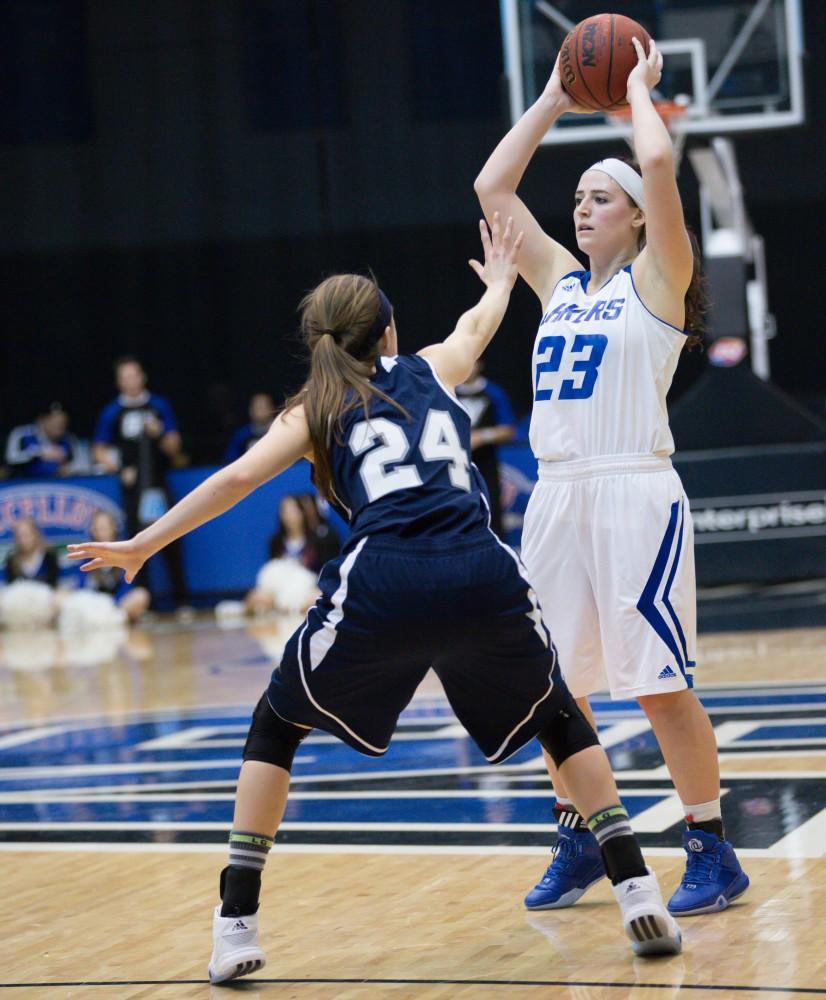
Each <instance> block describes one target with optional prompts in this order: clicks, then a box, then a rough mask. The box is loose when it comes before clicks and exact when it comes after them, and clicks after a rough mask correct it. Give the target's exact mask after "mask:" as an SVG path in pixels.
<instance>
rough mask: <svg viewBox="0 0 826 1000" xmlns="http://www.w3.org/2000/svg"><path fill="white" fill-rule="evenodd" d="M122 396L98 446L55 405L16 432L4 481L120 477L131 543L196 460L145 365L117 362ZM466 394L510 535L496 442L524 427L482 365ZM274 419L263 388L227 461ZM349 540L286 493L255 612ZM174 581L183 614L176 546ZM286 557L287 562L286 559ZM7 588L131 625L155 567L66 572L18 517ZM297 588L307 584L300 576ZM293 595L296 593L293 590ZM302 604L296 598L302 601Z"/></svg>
mask: <svg viewBox="0 0 826 1000" xmlns="http://www.w3.org/2000/svg"><path fill="white" fill-rule="evenodd" d="M114 376H115V385H116V388H117V396H116V397H115V398H114V399H112V400H111V401H110V402H108V403H107V404H106V405H105V406H104V407H103V408H102V410H101V411H100V414H99V416H98V419H97V422H96V425H95V427H94V430H93V433H92V437H91V440H90V441H84V440H81V439H79V438H78V437H77V436H75V434H74V433H73V432H72V431H71V429H70V414H69V413H68V412H67V410H66V409H64V407H63V406H62V405H61V404H60V403H58V402H53V403H51V404H50V405H48V406H47V407H45V408H44V409H43V411H42V412H41V413H39V414H37V415H36V417H35V419H34V421H33V422H32V423H30V424H25V425H21V426H18V427H14V428H12V429H11V430H10V432H9V433H8V436H7V439H6V448H5V466H3V467H2V473H1V474H2V478H10V479H37V480H44V479H45V480H48V479H56V478H59V477H66V476H76V475H116V476H118V478H119V480H120V487H121V496H122V506H123V511H124V521H125V523H124V531H125V535H126V537H131V536H132V535H134V534H135V533H137V532H138V531H140V530H141V529H142V528H143V527H145V526H146V525H148V524H151V523H152V522H153V521H155V520H156V519H157V518H158V517H160V516H161V514H163V513H164V512H165V511H166V510H167V509H168V507H169V506H170V503H171V500H170V496H169V492H168V487H167V473H168V472H169V471H170V470H171V469H174V468H181V467H184V466H186V465H187V464H188V459H187V457H186V455H185V453H184V449H183V440H182V437H181V433H180V430H179V427H178V422H177V420H176V417H175V411H174V408H173V406H172V403H171V402H170V401H169V400H167V399H166V398H165V397H163V396H160V395H158V394H157V393H154V392H152V391H151V390H150V388H149V382H148V376H147V373H146V371H145V370H144V368H143V365H142V364H141V362H140V360H139V359H138V358H136V357H133V356H125V357H121V358H119V359H118V360H117V361H116V362H115V364H114ZM458 394H459V396H460V398H461V400H462V403H463V405H464V406H465V408H466V409H467V411H468V413H469V414H470V417H471V425H472V431H471V449H472V457H473V461H474V462H475V463H476V464H477V466H478V468H479V470H480V472H481V473H482V476H483V478H484V480H485V482H486V484H487V486H488V492H489V498H490V507H491V525H492V527H493V529H494V530H495V531H496V532H497V533H498V534H502V512H501V502H500V489H499V474H498V458H497V446H498V445H500V444H503V443H505V442H507V441H509V440H511V439H512V438H513V436H514V434H515V431H516V421H515V418H514V415H513V411H512V408H511V405H510V402H509V400H508V397H507V395H506V394H505V392H504V391H503V390H502V389H501V388H500V387H499V386H496V385H494V384H493V383H491V382H490V381H489V380H488V379H486V378H485V377H484V376H483V375H482V364H481V362H479V363H477V366H476V368H475V369H474V371H473V373H472V374H471V376H470V378H469V379H468V380H467V382H466V383H465V384H464V385H462V386H459V387H458ZM275 414H276V406H275V401H274V399H273V397H272V396H271V395H270V394H269V393H266V392H257V393H255V394H253V395H252V397H251V398H250V400H249V407H248V416H249V420H248V422H247V423H245V424H244V425H243V426H242V427H239V428H238V429H237V430H236V431H235V432H234V433H233V434H232V436H231V438H230V439H229V441H228V442H227V443H226V446H225V448H224V453H223V461H224V462H231V461H234V460H235V459H237V458H239V457H240V456H241V455H243V454H244V452H246V451H247V450H248V449H249V448H251V447H252V446H253V445H254V444H255V443H256V442H257V441H258V440H260V439H261V438H262V437H263V436H264V434H266V432H267V430H268V429H269V427H270V424H271V423H272V421H273V419H274V417H275ZM118 529H119V526H118V524H117V522H116V521H115V519H114V517H113V516H112V515H111V514H110V513H108V512H106V511H98V512H97V513H96V514H95V515H94V517H93V518H92V522H91V528H90V534H91V535H92V537H93V538H95V539H96V540H100V541H105V540H113V539H115V538H117V536H118ZM340 545H341V540H340V539H339V538H338V536H337V535H336V533H335V532H334V531H333V529H332V528H331V527H330V525H329V522H328V519H327V509H326V505H325V504H324V503H320V502H318V500H317V498H316V497H314V496H312V495H310V494H303V495H299V496H287V497H284V498H283V499H282V501H281V503H280V505H279V510H278V515H277V518H276V530H275V533H274V534H273V536H272V538H271V539H270V543H269V555H270V560H271V561H270V563H268V564H267V567H269V571H268V572H264V570H266V569H267V567H264V568H262V572H261V573H259V576H258V580H257V581H256V585H255V586H254V587H253V589H252V590H251V591H250V593H249V594H248V595H247V598H246V602H245V603H246V608H247V610H248V611H250V612H253V613H256V612H260V611H266V610H273V609H276V610H277V609H278V608H279V606H280V605H284V604H285V603H286V604H289V603H291V598H290V599H287V598H285V597H284V595H283V592H282V591H281V590H279V587H278V586H274V585H273V581H274V580H275V579H276V578H277V577H278V576H279V575H280V578H283V577H284V574H285V568H284V567H285V565H286V562H292V563H295V564H298V565H299V566H300V567H302V568H303V570H305V571H306V572H308V573H310V574H315V575H316V576H317V574H318V573H319V571H320V569H321V567H322V565H323V564H324V563H325V562H326V561H327V560H328V559H331V558H333V557H334V556H335V555H336V554H337V553H338V551H339V549H340ZM161 556H162V558H163V559H164V560H165V562H166V569H167V574H168V577H169V581H170V584H171V597H172V601H173V604H174V606H175V607H176V608H178V609H187V608H188V604H187V592H186V583H185V577H184V567H183V559H182V552H181V546H180V544H179V543H173V544H172V545H169V546H167V547H166V548H165V549H164V550H162V553H161ZM285 561H286V562H285ZM3 570H4V577H3V578H0V583H3V582H4V583H6V584H11V583H13V582H14V581H17V580H26V581H37V582H39V583H42V584H45V585H47V586H49V587H53V588H59V587H63V588H66V587H69V588H81V589H87V590H93V591H96V592H98V593H104V594H108V595H109V596H110V597H111V598H112V600H113V601H114V602H115V603H116V604H117V605H118V606H119V607H121V608H122V609H123V611H124V613H125V615H126V617H127V618H128V620H129V621H137V620H138V619H139V618H140V617H141V616H142V615H144V614H145V612H146V611H147V609H148V608H149V606H150V602H151V597H150V588H149V579H148V572H147V568H146V567H144V569H143V570H142V571H141V573H140V574H139V575H138V577H137V578H136V580H135V581H134V583H133V584H132V585H127V584H126V583H125V582H124V580H123V576H122V574H120V573H111V574H107V573H105V572H103V571H98V572H95V573H90V574H81V573H79V572H78V571H77V570H76V569H73V570H72V572H70V573H66V572H65V570H66V567H65V566H64V567H61V566H60V564H59V560H58V557H57V554H56V552H55V551H53V550H52V549H51V548H50V547H49V546H48V544H47V542H46V540H45V539H44V537H43V535H42V534H41V532H40V530H39V528H38V526H37V524H36V522H35V521H34V520H32V519H31V518H20V519H19V520H18V521H17V522H16V524H15V528H14V544H13V546H12V548H11V549H10V550H9V551H8V552H7V554H6V557H5V559H4V561H3ZM294 583H295V586H296V587H297V588H298V592H303V591H301V588H302V587H304V585H305V584H306V579H304V580H299V579H298V578H295V580H294ZM287 589H289V588H287ZM302 602H303V598H302V599H301V600H300V601H298V603H299V604H300V603H302Z"/></svg>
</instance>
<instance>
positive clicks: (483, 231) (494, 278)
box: [468, 212, 525, 289]
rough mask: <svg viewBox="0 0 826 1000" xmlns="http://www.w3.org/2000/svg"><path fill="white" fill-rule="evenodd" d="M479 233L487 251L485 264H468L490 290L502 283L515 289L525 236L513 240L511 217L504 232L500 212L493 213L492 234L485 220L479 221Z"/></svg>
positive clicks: (483, 246) (521, 234)
mask: <svg viewBox="0 0 826 1000" xmlns="http://www.w3.org/2000/svg"><path fill="white" fill-rule="evenodd" d="M479 233H480V235H481V237H482V249H483V250H484V251H485V263H484V264H480V263H479V261H478V260H470V261H468V263H469V264H470V266H471V267H472V268H473V270H474V271H475V272H476V274H477V275H478V276H479V279H480V281H482V282H484V284H486V285H487V286H488V288H490V286H491V285H495V284H496V283H497V282H502V284H504V285H506V286H507V288H508V289H511V288H513V286H514V284H515V282H516V279H517V277H518V275H519V267H518V265H517V263H516V261H517V258H518V256H519V251H520V250H521V248H522V242H523V240H524V238H525V234H524V233H522V232H520V233H519V235H518V236H517V237H516V239H513V219H512V218H511V217H510V216H508V221H507V222H506V223H505V230H504V232H502V226H501V223H500V220H499V213H498V212H494V213H493V225H492V226H491V228H490V232H488V224H487V223H486V222H485V220H484V219H480V220H479Z"/></svg>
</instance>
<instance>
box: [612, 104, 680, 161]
mask: <svg viewBox="0 0 826 1000" xmlns="http://www.w3.org/2000/svg"><path fill="white" fill-rule="evenodd" d="M654 107H655V109H656V111H657V114H658V115H659V116H660V118H662V120H663V122H665V127H666V128H667V129H668V134H669V135H670V136H671V142H672V145H673V146H674V170H675V172H676V173H679V171H680V161H681V160H682V158H683V147H684V146H685V132H684V131H682V129H680V128H679V123H680V122H681V121H682V119H683V118H684V117H685V115H686V112H687V111H688V104H687V103H681V102H679V101H654ZM605 117H606V118H607V119H608V121H609V122H610V123H611V124H612V125H613V126H614V127H615V128H616V129H617V131H618V132H621V133H622V136H623V138H624V139H625V141H626V142H627V143H628V145H629V146H630V147H631V152H632V153H633V152H634V133H633V131H632V128H631V105H630V104H624V105H623V106H622V107H620V108H615V109H614V110H613V111H608V112H607V113H606V116H605Z"/></svg>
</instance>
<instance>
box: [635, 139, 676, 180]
mask: <svg viewBox="0 0 826 1000" xmlns="http://www.w3.org/2000/svg"><path fill="white" fill-rule="evenodd" d="M638 162H639V165H640V170H641V171H642V174H643V177H644V176H645V175H646V174H649V173H659V172H660V171H664V170H670V171H672V173H673V171H674V155H673V152H672V150H671V146H670V145H669V146H660V147H659V148H656V149H652V150H649V151H648V152H646V153H645V154H644V155H642V156H641V157H640V159H639V161H638Z"/></svg>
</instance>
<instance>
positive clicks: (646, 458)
mask: <svg viewBox="0 0 826 1000" xmlns="http://www.w3.org/2000/svg"><path fill="white" fill-rule="evenodd" d="M634 44H635V47H636V49H637V55H638V63H637V66H636V67H635V68H634V69H633V71H632V72H631V75H630V76H629V79H628V92H627V98H628V102H629V104H630V105H631V113H632V124H633V136H634V147H635V152H636V155H637V158H638V161H639V165H640V169H641V173H642V176H640V173H638V172H637V171H636V170H635V169H634V168H633V167H632V166H630V165H629V164H628V163H625V162H623V161H622V160H619V159H606V160H601V161H599V162H598V163H595V164H593V165H592V166H590V167H589V168H588V169H587V170H586V171H585V172H584V173H583V174H582V176H581V178H580V181H579V184H578V186H577V191H576V193H575V195H574V212H573V217H574V225H575V228H576V241H577V246H578V248H579V250H580V251H581V253H582V254H584V255H587V257H588V259H589V265H590V266H589V269H588V270H587V271H586V270H584V269H583V268H582V265H581V264H580V263H579V261H578V260H577V258H576V257H574V256H573V255H572V254H571V253H569V251H568V250H566V249H565V248H564V247H563V246H561V245H560V244H559V243H557V242H556V241H555V240H553V239H551V238H550V237H549V236H548V235H547V234H546V233H545V232H543V230H542V229H541V227H540V226H539V224H538V223H537V221H536V219H535V218H534V217H533V215H532V214H531V213H530V211H529V210H528V209H527V207H526V206H525V204H524V203H523V202H522V201H521V199H520V198H519V197H518V196H517V194H516V189H517V187H518V185H519V182H520V180H521V178H522V175H523V173H524V172H525V169H526V168H527V166H528V163H529V162H530V160H531V157H532V156H533V154H534V152H535V151H536V149H537V147H538V145H539V143H540V141H541V139H542V137H543V136H544V135H545V133H546V132H547V131H548V129H549V128H550V127H551V126H552V125H553V124H554V122H555V121H556V120H557V118H559V117H560V115H562V114H564V113H565V112H577V113H583V114H585V113H589V112H588V109H586V108H582V107H579V106H577V105H576V104H575V103H574V101H573V100H572V99H571V98H570V97H569V96H568V95H567V94H566V93H565V91H564V90H563V88H562V86H561V83H560V77H559V68H558V62H557V66H556V67H555V68H554V71H553V74H552V75H551V78H550V80H549V82H548V84H547V86H546V88H545V91H544V92H543V94H542V95H541V97H540V98H539V100H538V101H537V102H536V103H535V104H534V105H533V106H532V107H530V108H529V109H528V110H527V111H526V112H525V114H524V115H523V116H522V117H521V118H520V119H519V121H518V122H517V123H516V125H514V127H513V128H512V129H511V130H510V132H509V133H508V134H507V135H506V136H505V138H504V139H503V140H502V141H501V142H500V143H499V145H498V146H497V147H496V149H495V150H494V152H493V153H492V155H491V157H490V159H489V160H488V162H487V163H486V164H485V166H484V168H483V169H482V172H481V173H480V174H479V176H478V178H477V180H476V184H475V189H476V192H477V194H478V196H479V200H480V201H481V204H482V208H483V209H484V212H485V215H486V216H487V217H488V219H491V218H492V217H493V213H494V212H495V211H498V212H499V213H500V214H501V215H502V216H512V217H513V220H514V225H515V227H516V229H521V230H522V231H523V232H524V234H525V236H524V245H523V248H522V254H521V257H520V262H519V271H520V273H521V275H522V277H523V278H524V279H525V280H526V281H527V282H528V284H529V285H530V286H531V288H532V289H533V290H534V292H536V295H537V297H538V298H539V301H540V303H541V305H542V320H541V322H540V325H539V331H538V333H537V337H536V341H535V344H534V350H533V385H534V403H533V412H532V416H531V429H530V440H531V447H532V449H533V452H534V454H535V455H536V457H537V459H538V461H539V482H538V484H537V486H536V488H535V490H534V492H533V494H532V496H531V500H530V503H529V505H528V510H527V512H526V516H525V526H524V532H523V536H522V558H523V560H524V562H525V565H526V567H527V569H528V574H529V577H530V579H531V581H532V583H533V586H534V588H535V589H536V591H537V593H538V595H539V598H540V601H541V605H542V610H543V613H544V615H545V617H546V620H547V621H548V622H549V624H550V627H551V629H552V632H553V635H554V639H555V641H556V644H557V648H558V650H559V655H560V663H561V665H562V670H563V673H564V676H565V679H566V681H567V683H568V686H569V688H570V689H571V692H572V693H573V695H574V696H575V697H576V698H577V700H578V701H579V704H580V706H581V707H582V708H583V710H585V711H586V712H587V695H589V694H592V693H593V692H595V691H598V690H604V689H605V687H608V688H609V690H610V692H611V696H612V698H615V699H627V698H634V699H637V700H638V702H639V704H640V706H641V707H642V709H643V711H644V712H645V714H646V715H647V717H648V719H649V721H650V723H651V726H652V728H653V731H654V734H655V736H656V738H657V741H658V743H659V746H660V750H661V751H662V754H663V757H664V759H665V762H666V764H667V766H668V769H669V772H670V774H671V777H672V780H673V781H674V785H675V787H676V789H677V792H678V794H679V796H680V799H681V801H682V803H683V807H684V811H685V817H686V831H685V833H684V837H683V846H684V848H685V850H686V853H687V856H688V861H687V867H686V873H685V875H684V876H683V879H682V882H681V884H680V886H679V887H678V888H677V890H676V891H675V893H674V894H673V896H672V898H671V900H670V902H669V909H670V910H671V911H672V912H673V913H675V914H683V915H688V914H695V913H706V912H711V911H714V910H720V909H724V908H725V907H726V906H728V904H729V902H731V901H732V900H733V899H735V898H736V897H737V896H739V895H741V894H742V893H743V892H745V890H746V888H747V886H748V878H747V877H746V875H745V873H744V872H743V870H742V868H741V867H740V864H739V862H738V861H737V858H736V856H735V854H734V851H733V849H732V847H731V844H730V843H728V841H726V839H725V834H724V830H723V822H722V818H721V811H720V774H719V766H718V762H717V747H716V743H715V739H714V732H713V730H712V727H711V723H710V722H709V719H708V716H707V715H706V712H705V710H704V709H703V707H702V705H701V704H700V702H699V701H698V699H697V698H696V697H695V695H694V693H693V691H692V690H691V687H692V683H693V677H692V673H693V668H694V659H695V633H696V609H695V583H694V557H693V532H692V522H691V515H690V513H689V508H688V501H687V499H686V497H685V494H684V492H683V488H682V484H681V482H680V479H679V477H678V475H677V473H676V472H675V471H674V469H673V468H672V466H671V461H670V458H669V456H670V455H671V453H672V451H673V450H674V442H673V439H672V436H671V432H670V430H669V426H668V416H667V412H666V403H665V397H666V393H667V391H668V388H669V386H670V384H671V379H672V376H673V374H674V370H675V368H676V365H677V361H678V359H679V356H680V352H681V351H682V349H683V347H684V346H685V344H686V341H687V339H688V340H690V339H691V338H692V336H694V334H696V333H697V332H698V330H699V329H700V325H701V319H702V309H701V301H702V288H701V281H702V279H701V277H700V274H699V268H698V267H697V266H696V264H695V258H694V251H693V248H692V243H691V240H690V238H689V235H688V233H687V231H686V228H685V223H684V220H683V210H682V204H681V202H680V195H679V191H678V189H677V182H676V179H675V174H674V160H673V150H672V146H671V140H670V138H669V135H668V131H667V130H666V128H665V125H664V124H663V122H662V121H661V119H660V117H659V115H658V114H657V112H656V109H655V108H654V106H653V104H652V101H651V96H650V90H651V88H652V87H653V86H655V84H656V83H657V82H658V80H659V79H660V73H661V69H662V56H661V55H660V53H659V51H658V50H657V47H656V45H655V44H654V43H653V42H652V43H651V46H650V50H649V52H648V54H646V53H645V51H644V50H643V48H642V46H641V45H640V43H639V42H638V41H637V40H636V39H635V41H634ZM695 339H699V338H695ZM590 718H591V721H592V722H593V716H590ZM546 760H547V755H546ZM548 769H549V772H550V774H551V778H552V780H553V783H554V789H555V792H556V795H557V805H556V814H557V819H558V835H557V843H556V847H555V849H554V856H553V859H552V861H551V864H550V865H549V867H548V869H547V871H546V872H545V875H544V876H543V878H542V880H541V881H540V882H539V884H538V885H537V886H536V887H535V888H534V889H533V890H532V891H531V892H530V893H529V894H528V896H527V897H526V899H525V905H526V906H527V907H528V908H529V909H553V908H557V907H564V906H570V905H572V904H573V903H575V902H576V900H577V899H579V897H580V896H581V895H582V894H583V893H584V892H585V891H586V890H587V889H588V888H589V886H591V885H593V884H594V883H595V882H597V881H598V880H599V879H600V878H602V877H603V874H604V870H603V866H602V863H601V861H600V859H599V854H598V851H597V850H596V845H595V843H594V842H593V841H592V838H591V836H590V834H589V833H588V831H587V830H586V829H585V828H584V827H583V825H582V819H581V817H580V816H579V815H578V814H577V812H576V810H575V808H574V806H573V804H572V803H571V801H570V799H569V797H568V795H567V789H566V788H565V786H564V783H563V782H561V781H560V780H559V775H558V773H557V772H556V771H555V769H554V767H553V764H552V762H551V761H548Z"/></svg>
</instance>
